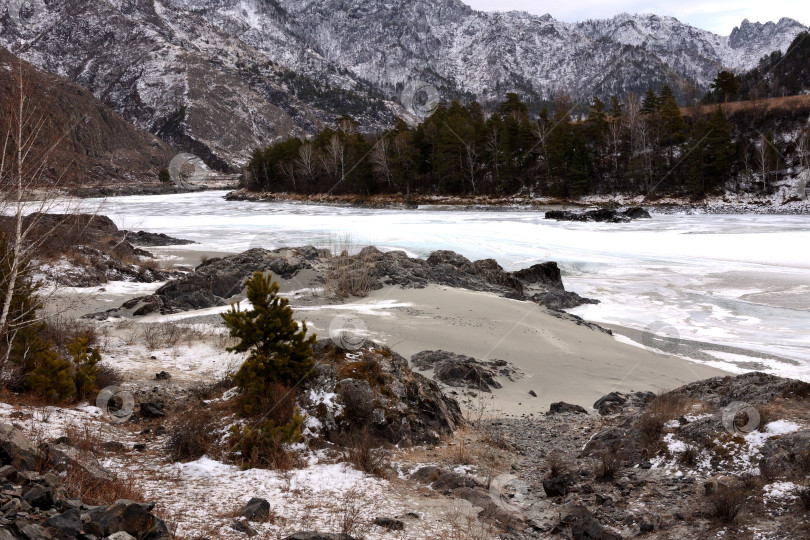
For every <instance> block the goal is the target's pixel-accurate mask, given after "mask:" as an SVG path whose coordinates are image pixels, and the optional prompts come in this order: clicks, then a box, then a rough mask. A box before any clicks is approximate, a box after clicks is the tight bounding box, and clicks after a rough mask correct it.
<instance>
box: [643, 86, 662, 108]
mask: <svg viewBox="0 0 810 540" xmlns="http://www.w3.org/2000/svg"><path fill="white" fill-rule="evenodd" d="M656 111H658V96H657V95H655V90H653V89H652V88H647V91H646V92H645V93H644V99H643V100H642V102H641V114H653V113H655V112H656Z"/></svg>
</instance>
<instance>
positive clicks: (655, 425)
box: [634, 392, 691, 452]
mask: <svg viewBox="0 0 810 540" xmlns="http://www.w3.org/2000/svg"><path fill="white" fill-rule="evenodd" d="M690 405H691V403H690V402H689V401H688V400H687V399H686V398H684V397H683V396H682V395H680V394H675V393H673V392H668V393H665V394H661V395H659V396H657V397H656V398H655V399H653V400H652V401H651V402H650V403H648V404H647V406H646V407H645V408H644V411H643V412H642V413H641V414H640V415H639V417H638V419H637V420H636V422H635V424H634V425H635V427H636V429H638V430H639V433H640V434H641V442H642V444H643V445H644V448H645V449H647V451H648V452H655V451H656V450H657V448H658V447H659V446H660V443H661V434H662V433H663V431H664V424H666V423H667V422H669V421H670V420H674V419H676V418H679V417H680V416H683V415H684V414H685V413H686V411H687V410H688V409H689V407H690Z"/></svg>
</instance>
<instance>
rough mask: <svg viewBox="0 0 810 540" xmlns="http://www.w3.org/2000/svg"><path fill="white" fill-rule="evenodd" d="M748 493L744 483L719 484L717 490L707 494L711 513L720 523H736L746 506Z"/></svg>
mask: <svg viewBox="0 0 810 540" xmlns="http://www.w3.org/2000/svg"><path fill="white" fill-rule="evenodd" d="M748 494H749V490H747V489H745V487H744V486H743V485H738V484H734V485H730V486H724V485H721V486H719V489H717V491H715V492H713V493H710V494H708V495H706V499H707V502H708V504H709V513H710V515H711V516H712V518H714V519H715V520H716V521H717V522H719V523H720V524H724V525H725V524H729V523H734V522H735V521H736V520H737V518H738V517H739V516H740V514H741V513H742V512H743V510H744V509H745V508H746V500H747V499H748Z"/></svg>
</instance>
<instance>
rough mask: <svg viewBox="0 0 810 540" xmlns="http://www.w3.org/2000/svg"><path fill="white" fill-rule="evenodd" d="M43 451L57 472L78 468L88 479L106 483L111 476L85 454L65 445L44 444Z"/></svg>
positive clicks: (92, 458)
mask: <svg viewBox="0 0 810 540" xmlns="http://www.w3.org/2000/svg"><path fill="white" fill-rule="evenodd" d="M43 451H44V453H45V454H46V455H47V456H48V460H49V462H50V463H51V465H52V466H53V467H55V468H56V469H57V470H66V469H67V468H69V467H80V468H81V469H82V470H84V472H85V473H87V474H88V475H89V477H90V478H92V479H93V480H96V481H99V482H108V481H110V480H111V479H112V474H110V472H109V471H108V470H107V469H105V468H104V467H102V466H101V464H100V463H99V462H98V461H97V460H96V458H95V457H93V456H92V455H91V454H89V453H87V452H80V451H79V450H77V449H76V448H74V447H72V446H68V445H66V444H51V443H45V444H44V445H43Z"/></svg>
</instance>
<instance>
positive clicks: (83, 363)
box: [67, 336, 101, 399]
mask: <svg viewBox="0 0 810 540" xmlns="http://www.w3.org/2000/svg"><path fill="white" fill-rule="evenodd" d="M87 341H88V340H87V337H86V336H78V337H76V338H75V339H74V340H73V341H71V342H70V343H68V344H67V352H68V354H69V355H70V357H71V358H72V359H73V365H74V367H75V370H76V373H75V374H74V376H73V382H74V384H75V385H76V395H77V396H78V397H79V398H80V399H83V398H86V397H88V396H90V395H91V394H94V393H96V392H98V388H97V387H96V377H97V376H98V372H99V366H98V363H99V362H101V353H100V352H99V350H98V348H93V349H88V347H87Z"/></svg>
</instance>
